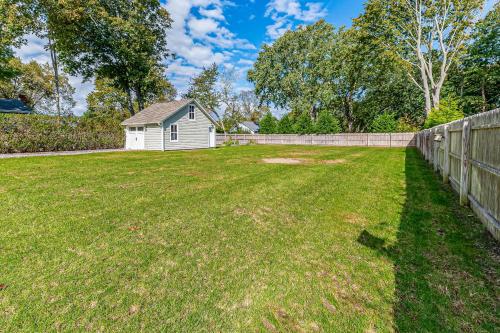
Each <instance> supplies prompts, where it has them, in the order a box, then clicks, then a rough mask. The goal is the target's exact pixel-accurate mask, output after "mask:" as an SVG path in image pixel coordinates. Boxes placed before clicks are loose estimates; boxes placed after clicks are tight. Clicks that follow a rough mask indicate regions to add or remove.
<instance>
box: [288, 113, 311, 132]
mask: <svg viewBox="0 0 500 333" xmlns="http://www.w3.org/2000/svg"><path fill="white" fill-rule="evenodd" d="M293 131H294V132H295V133H297V134H312V133H314V126H313V123H312V120H311V116H310V115H309V112H307V111H304V112H302V113H301V114H300V116H299V117H298V118H297V121H296V122H295V124H294V125H293Z"/></svg>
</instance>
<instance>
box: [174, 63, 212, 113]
mask: <svg viewBox="0 0 500 333" xmlns="http://www.w3.org/2000/svg"><path fill="white" fill-rule="evenodd" d="M218 77H219V69H218V68H217V65H216V64H212V65H211V66H209V67H206V68H203V70H202V71H201V73H200V74H199V75H197V76H195V77H193V78H191V81H190V84H189V88H188V91H187V92H186V93H185V94H184V95H183V98H194V99H196V100H197V101H198V102H200V103H201V105H203V106H204V107H205V108H207V109H208V110H209V111H211V112H217V111H216V110H217V109H218V108H219V97H218V96H217V87H216V84H217V79H218ZM217 116H218V117H219V115H218V114H217ZM219 118H220V117H219Z"/></svg>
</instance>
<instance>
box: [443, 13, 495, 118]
mask: <svg viewBox="0 0 500 333" xmlns="http://www.w3.org/2000/svg"><path fill="white" fill-rule="evenodd" d="M472 40H473V41H472V43H471V44H470V45H469V47H468V49H467V54H466V55H465V56H464V58H463V61H462V64H461V66H457V68H456V70H455V71H454V72H453V73H452V75H451V77H450V81H452V86H454V88H455V94H456V95H457V96H460V97H461V102H462V104H463V107H464V111H465V113H466V114H473V113H477V112H479V111H482V112H484V111H487V110H489V109H494V108H497V107H500V3H497V4H496V5H495V7H494V8H493V9H492V10H491V11H490V12H489V13H488V14H487V15H486V17H485V18H484V19H482V20H481V21H480V22H479V23H478V24H477V25H476V27H475V29H474V33H473V35H472Z"/></svg>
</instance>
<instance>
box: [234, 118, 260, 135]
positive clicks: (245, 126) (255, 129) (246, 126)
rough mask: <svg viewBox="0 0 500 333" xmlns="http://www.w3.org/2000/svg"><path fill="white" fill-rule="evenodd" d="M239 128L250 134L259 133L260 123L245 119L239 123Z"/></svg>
mask: <svg viewBox="0 0 500 333" xmlns="http://www.w3.org/2000/svg"><path fill="white" fill-rule="evenodd" d="M238 128H239V129H240V130H241V131H243V132H245V133H249V134H257V133H259V129H260V128H259V125H257V124H256V123H254V122H253V121H244V122H241V123H239V124H238Z"/></svg>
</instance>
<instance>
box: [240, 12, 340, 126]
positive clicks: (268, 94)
mask: <svg viewBox="0 0 500 333" xmlns="http://www.w3.org/2000/svg"><path fill="white" fill-rule="evenodd" d="M334 38H335V34H334V29H333V27H332V26H331V25H330V24H328V23H326V22H325V21H323V20H321V21H319V22H317V23H315V24H313V25H310V26H306V27H299V28H298V29H297V30H296V31H288V32H286V33H285V34H284V35H283V36H282V37H280V38H278V39H277V40H276V41H275V42H274V44H272V45H264V47H263V49H262V51H261V52H260V53H259V56H258V58H257V61H256V62H255V64H254V67H253V69H252V70H250V71H249V72H248V79H249V80H250V81H251V82H253V83H254V84H255V93H256V95H257V96H258V97H259V98H260V101H261V102H263V103H264V102H265V103H273V104H275V105H276V106H278V107H280V108H284V109H290V110H292V112H293V113H294V114H300V113H302V111H304V110H306V111H307V112H309V113H310V115H311V117H313V118H315V117H316V113H317V112H318V111H319V110H320V109H322V108H326V107H328V106H329V105H330V104H331V102H332V95H331V89H330V87H328V85H325V84H324V83H325V81H327V80H328V78H326V77H325V73H324V69H325V67H323V66H321V65H319V64H320V63H325V62H327V61H328V60H329V59H330V57H331V53H330V52H329V49H330V45H331V44H332V43H333V39H334Z"/></svg>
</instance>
